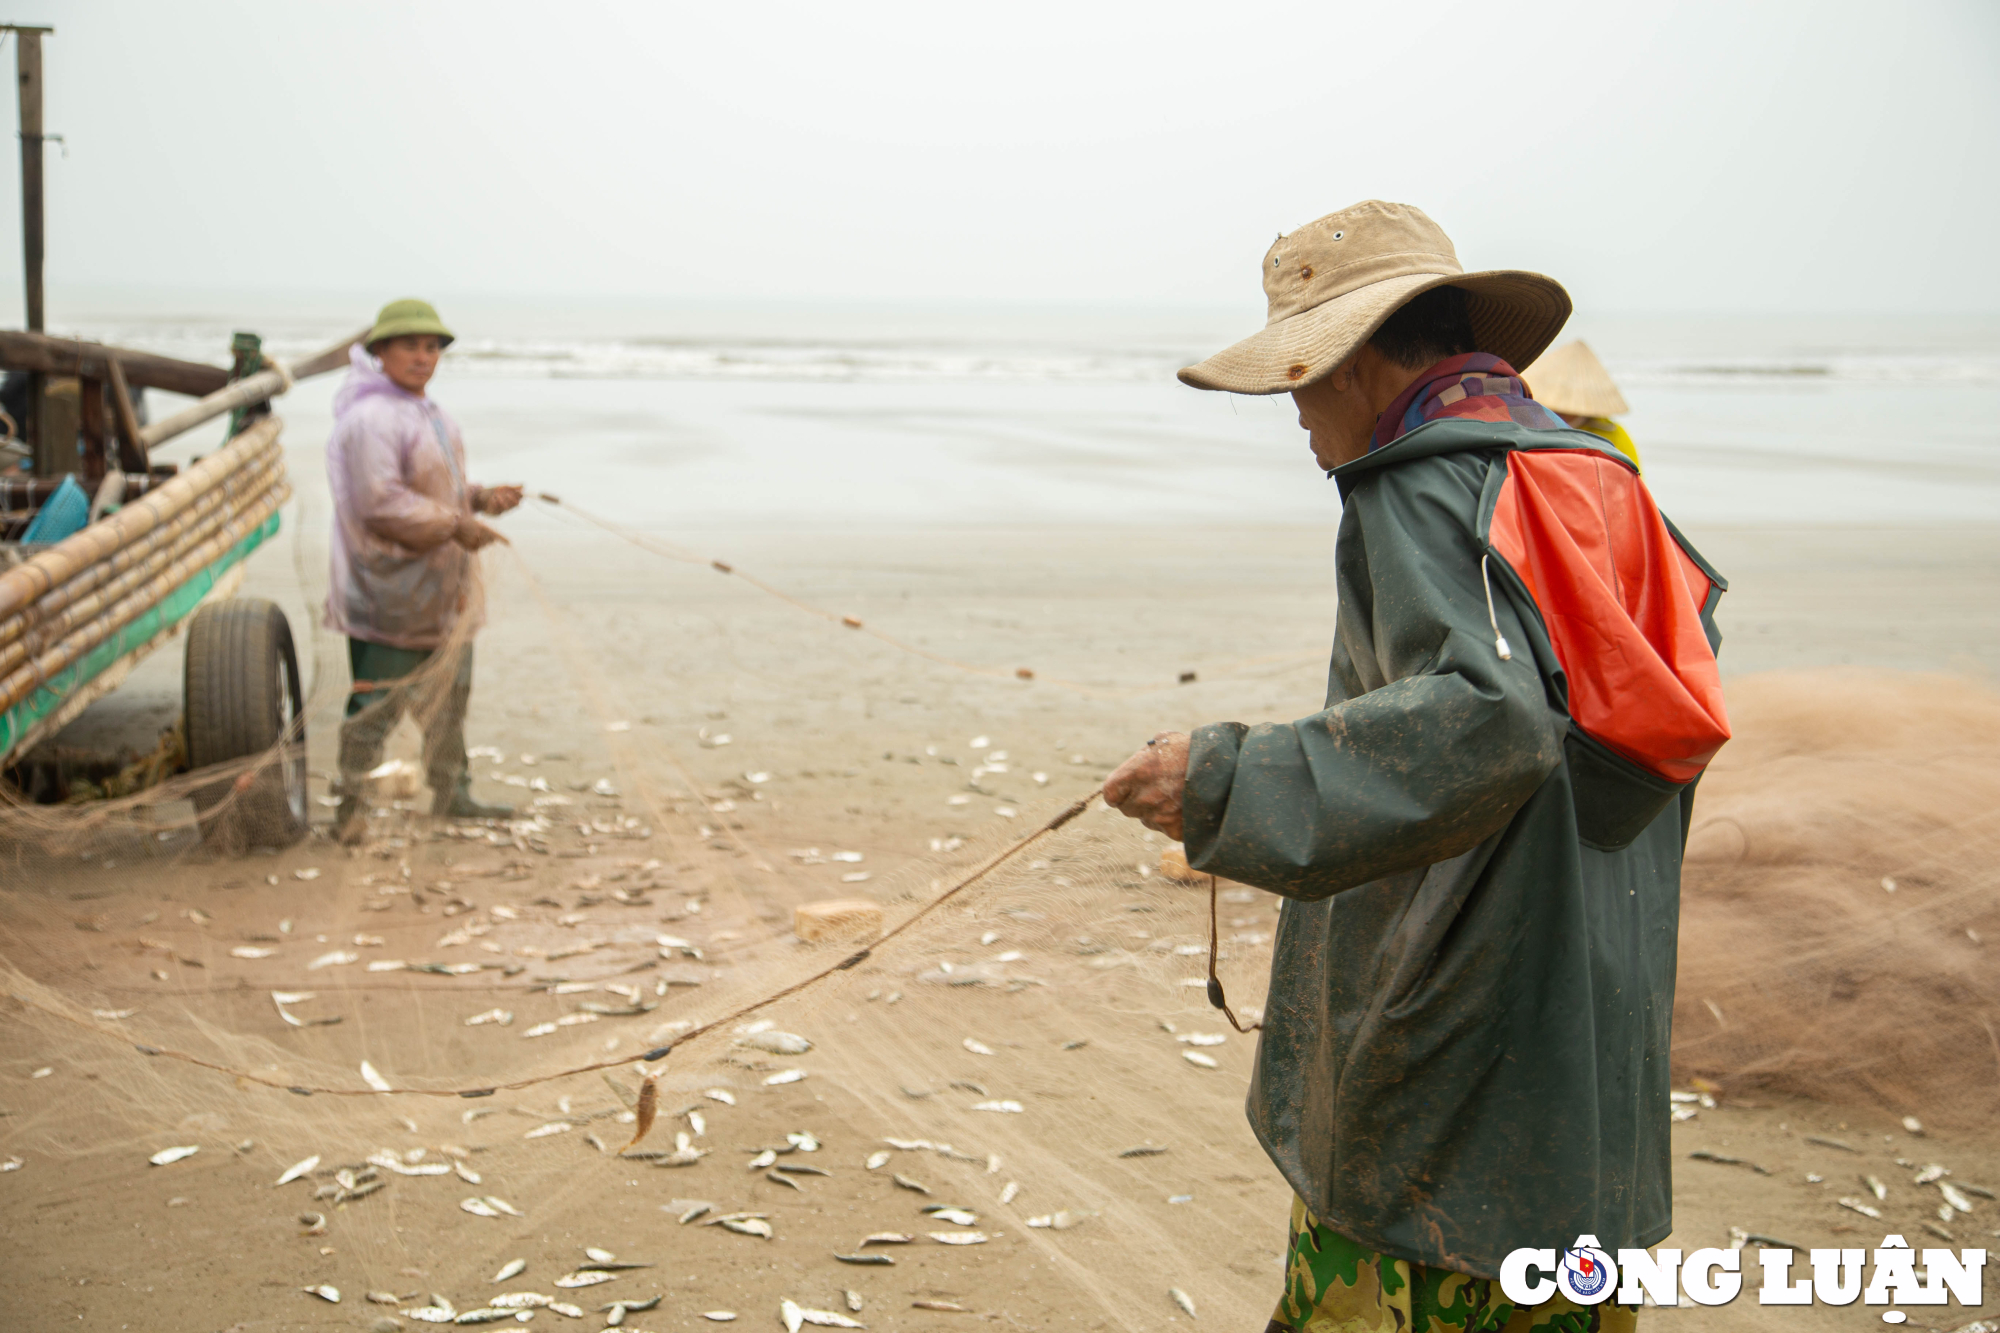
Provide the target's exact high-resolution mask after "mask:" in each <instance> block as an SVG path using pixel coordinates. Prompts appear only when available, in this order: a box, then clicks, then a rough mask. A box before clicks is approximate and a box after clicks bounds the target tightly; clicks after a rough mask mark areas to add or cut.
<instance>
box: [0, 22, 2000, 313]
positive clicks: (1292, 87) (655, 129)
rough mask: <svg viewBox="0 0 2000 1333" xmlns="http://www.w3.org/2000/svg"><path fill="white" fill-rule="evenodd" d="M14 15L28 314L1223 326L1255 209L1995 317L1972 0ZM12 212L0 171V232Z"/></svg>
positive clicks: (4, 57)
mask: <svg viewBox="0 0 2000 1333" xmlns="http://www.w3.org/2000/svg"><path fill="white" fill-rule="evenodd" d="M18 17H19V18H20V19H21V21H24V22H26V21H35V22H41V23H47V24H52V25H53V26H54V27H55V29H56V32H55V33H54V34H53V35H52V36H49V37H47V38H45V39H44V53H45V62H46V86H47V117H46V119H47V130H48V132H49V133H50V134H51V135H61V136H63V139H64V143H63V145H61V146H58V145H55V144H51V145H50V146H49V148H48V150H47V159H46V166H47V199H48V235H49V243H48V264H47V281H48V286H49V290H50V293H51V307H52V310H56V311H60V310H61V309H62V308H63V306H64V303H65V302H66V301H74V300H76V299H77V296H78V294H79V293H85V292H97V291H111V292H122V293H125V294H126V296H127V299H148V298H147V297H146V293H148V292H149V291H152V290H154V289H156V288H160V287H161V286H162V285H164V286H166V287H169V288H172V289H175V290H185V291H188V292H209V293H212V294H213V297H214V298H215V299H221V298H229V297H231V295H232V294H237V295H241V296H243V297H245V299H248V298H252V297H254V298H256V299H263V300H279V299H282V300H295V301H299V302H302V303H312V302H314V301H316V300H320V299H326V298H332V299H334V300H335V301H338V300H339V299H352V300H354V301H356V302H358V303H361V304H364V305H367V306H368V307H369V308H371V309H372V306H373V304H374V303H376V302H379V301H380V300H381V299H385V298H386V296H387V295H395V294H402V293H406V292H424V293H429V294H433V295H436V296H438V297H439V298H440V299H444V300H461V299H496V300H512V301H517V302H518V301H523V300H551V299H554V300H557V301H559V302H564V303H569V304H572V305H574V304H576V303H589V302H602V301H637V302H640V303H651V302H661V301H665V302H715V301H721V302H725V303H731V304H738V303H744V302H760V301H777V302H779V303H819V302H832V303H853V302H862V303H888V304H903V303H911V302H916V303H947V302H948V303H953V304H960V303H965V302H973V303H998V304H1003V305H1004V304H1008V303H1013V302H1020V303H1027V304H1035V305H1039V304H1047V303H1055V304H1058V305H1064V306H1083V307H1095V308H1106V307H1111V308H1130V307H1133V306H1139V307H1146V308H1151V307H1165V308H1172V309H1201V310H1210V309H1213V310H1224V311H1235V312H1241V313H1242V317H1245V318H1253V319H1260V318H1261V313H1262V300H1261V293H1260V292H1259V290H1258V285H1257V274H1256V272H1255V270H1256V269H1257V266H1258V264H1259V258H1260V256H1261V254H1262V252H1263V250H1264V247H1265V246H1266V245H1267V244H1268V243H1269V241H1270V239H1271V237H1272V235H1273V234H1274V233H1276V232H1277V231H1279V230H1281V229H1289V228H1292V227H1296V226H1298V225H1300V224H1302V223H1304V222H1307V221H1309V220H1311V219H1312V218H1314V217H1316V216H1319V215H1321V214H1323V213H1326V212H1328V211H1330V210H1332V209H1335V208H1338V207H1340V206H1342V205H1345V204H1348V203H1352V202H1354V201H1356V200H1358V199H1363V198H1369V197H1379V198H1389V199H1400V200H1405V201H1409V202H1413V203H1416V204H1419V205H1420V206H1422V207H1424V208H1425V209H1426V210H1427V211H1429V212H1430V213H1431V214H1432V215H1433V216H1434V217H1435V218H1436V219H1437V220H1438V221H1439V222H1440V223H1441V224H1442V225H1443V226H1444V227H1445V229H1446V230H1447V231H1448V232H1449V233H1450V234H1451V235H1452V237H1453V239H1454V240H1455V242H1456V243H1457V246H1458V250H1459V255H1460V258H1461V260H1462V261H1463V262H1464V264H1465V265H1466V267H1467V268H1468V269H1473V268H1481V267H1501V268H1531V269H1539V270H1542V271H1545V272H1548V273H1551V274H1553V275H1555V276H1556V277H1558V278H1559V279H1560V280H1562V281H1563V282H1564V283H1565V284H1566V285H1567V286H1568V287H1569V289H1570V291H1571V293H1572V295H1573V297H1574V298H1575V300H1576V304H1577V306H1578V308H1579V309H1580V310H1583V311H1586V312H1590V313H1591V314H1593V315H1603V314H1607V313H1609V312H1629V313H1641V312H1644V313H1657V314H1673V313H1686V312H1712V313H1787V314H1798V313H1809V312H1819V311H1837V312H1856V313H1871V312H1872V313H1904V312H1924V311H1935V312H1939V313H1947V312H1964V313H1989V312H1995V311H2000V262H1996V259H1995V257H1994V254H1993V246H1992V244H1991V240H1990V232H1991V227H1990V222H1989V221H1988V220H1989V219H1990V218H1991V217H1993V216H1995V215H1996V213H2000V179H1996V178H1995V177H1994V175H1993V173H1991V172H1985V171H1981V170H1978V169H1976V164H1977V163H1978V162H1979V161H1981V160H1984V157H1985V156H1986V153H1985V144H1986V142H1987V140H1988V139H1989V138H1990V137H1991V132H1992V130H1993V129H1994V128H1995V126H1996V125H2000V80H1996V79H1995V78H1994V77H1993V71H1994V69H1995V68H1996V66H2000V60H1996V57H2000V10H1996V9H1995V8H1994V7H1993V6H1991V5H1982V4H1978V3H1972V2H1969V0H1965V2H1960V0H1936V2H1934V3H1929V4H1920V5H1913V6H1905V7H1900V8H1897V9H1894V10H1884V9H1882V8H1881V7H1879V6H1862V5H1860V4H1858V3H1847V4H1807V3H1803V2H1802V0H1800V2H1796V3H1783V4H1771V5H1763V6H1754V7H1746V6H1741V5H1723V4H1719V3H1714V4H1695V5H1674V6H1654V7H1648V8H1644V9H1631V10H1624V9H1619V10H1610V9H1605V8H1604V7H1601V6H1591V5H1587V4H1582V3H1567V4H1542V5H1530V6H1526V7H1517V8H1515V9H1512V10H1510V11H1509V12H1508V15H1507V17H1506V19H1505V21H1504V22H1496V21H1495V19H1494V18H1493V16H1492V14H1491V12H1490V10H1489V9H1487V8H1486V7H1483V6H1477V5H1473V4H1469V3H1460V4H1448V5H1441V6H1433V7H1427V8H1425V9H1423V10H1421V11H1415V10H1410V9H1408V8H1407V7H1404V8H1391V7H1382V6H1373V5H1360V4H1345V5H1343V4H1326V3H1320V4H1310V5H1309V4H1276V5H1263V6H1256V7H1248V8H1242V9H1239V10H1236V11H1232V12H1230V13H1227V14H1223V13H1219V12H1218V11H1215V10H1214V9H1213V8H1212V7H1202V6H1194V5H1187V4H1160V5H1155V6H1149V7H1146V8H1145V9H1143V10H1135V9H1133V8H1131V7H1127V6H1103V5H1100V6H1090V5H1081V6H1079V5H1076V4H1073V3H1071V4H1064V5H1053V4H1041V5H1037V4H1023V5H1020V6H1016V7H1013V8H1010V10H1009V11H1008V12H1007V13H1006V14H1005V15H1002V16H994V15H992V14H989V13H986V12H983V11H970V10H967V11H958V10H950V9H939V8H937V7H934V6H918V5H914V4H876V5H870V6H864V7H858V8H852V9H845V10H840V11H832V10H825V9H820V8H814V7H810V6H803V5H778V6H773V7H767V8H765V9H761V10H759V11H758V15H757V18H756V19H755V21H754V22H749V21H746V20H745V19H744V18H743V17H742V12H741V11H737V10H729V9H723V10H716V9H710V8H697V7H675V6H651V5H639V4H630V3H619V4H603V5H597V6H592V7H589V8H587V9H582V10H577V11H572V12H570V13H566V14H564V15H563V16H562V17H561V18H560V20H559V21H554V22H551V21H547V19H548V11H547V10H546V9H544V8H541V7H535V8H530V7H528V6H525V5H519V4H507V3H502V4H479V5H475V4H469V3H463V2H457V3H443V2H440V3H434V4H426V5H422V6H409V5H400V4H389V3H384V2H380V0H377V2H371V3H354V4H349V5H344V6H341V7H339V8H338V9H334V8H321V7H299V6H269V5H251V4H247V3H240V2H238V0H187V2H186V3H181V4H177V5H174V6H158V5H146V4H140V3H135V2H133V0H119V2H114V3H94V4H89V5H85V4H81V3H76V2H75V0H56V2H53V3H46V4H43V5H41V6H38V7H36V8H35V9H33V10H30V11H28V12H25V13H21V14H20V15H18ZM12 59H13V53H12V52H11V51H0V62H5V61H11V60H12ZM4 116H5V113H4V112H0V119H4ZM18 227H19V204H18V184H17V178H16V173H15V172H14V171H13V170H10V169H4V168H0V253H4V254H7V255H16V256H17V255H18V254H19V252H20V251H19V234H18ZM0 268H5V269H9V270H16V269H17V264H16V263H6V262H5V261H0ZM315 294H317V295H315ZM16 309H18V298H16ZM1253 327H1254V325H1253Z"/></svg>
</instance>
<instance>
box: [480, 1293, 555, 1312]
mask: <svg viewBox="0 0 2000 1333" xmlns="http://www.w3.org/2000/svg"><path fill="white" fill-rule="evenodd" d="M486 1303H487V1304H488V1305H490V1306H492V1307H493V1308H494V1309H496V1310H544V1309H547V1308H548V1307H549V1306H551V1305H554V1304H555V1303H556V1298H555V1297H553V1296H544V1295H543V1294H542V1293H541V1292H539V1291H509V1292H503V1293H502V1294H500V1295H498V1296H495V1297H493V1298H492V1299H491V1300H489V1301H487V1302H486Z"/></svg>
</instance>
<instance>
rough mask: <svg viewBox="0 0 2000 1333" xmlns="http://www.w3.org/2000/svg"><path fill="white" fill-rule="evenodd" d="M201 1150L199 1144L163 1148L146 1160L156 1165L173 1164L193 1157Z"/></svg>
mask: <svg viewBox="0 0 2000 1333" xmlns="http://www.w3.org/2000/svg"><path fill="white" fill-rule="evenodd" d="M200 1151H201V1148H200V1146H199V1145H190V1146H188V1147H185V1148H162V1149H160V1150H159V1151H158V1152H156V1153H154V1154H153V1155H152V1156H151V1157H148V1158H147V1159H146V1160H147V1161H149V1162H151V1163H152V1164H153V1165H154V1166H171V1165H172V1164H173V1163H175V1162H178V1161H180V1160H181V1159H183V1158H187V1157H192V1156H194V1155H195V1154H196V1153H198V1152H200Z"/></svg>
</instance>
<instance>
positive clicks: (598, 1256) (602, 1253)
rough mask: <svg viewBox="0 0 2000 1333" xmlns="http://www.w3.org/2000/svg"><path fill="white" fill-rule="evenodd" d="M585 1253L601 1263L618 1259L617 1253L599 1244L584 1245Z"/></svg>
mask: <svg viewBox="0 0 2000 1333" xmlns="http://www.w3.org/2000/svg"><path fill="white" fill-rule="evenodd" d="M583 1253H584V1255H585V1257H586V1258H590V1259H595V1260H596V1261H597V1262H598V1263H600V1264H609V1263H616V1262H617V1260H618V1256H617V1255H615V1254H613V1253H612V1252H611V1251H609V1250H607V1249H604V1248H602V1247H601V1246H597V1245H586V1246H584V1247H583Z"/></svg>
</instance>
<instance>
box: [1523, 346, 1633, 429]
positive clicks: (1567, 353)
mask: <svg viewBox="0 0 2000 1333" xmlns="http://www.w3.org/2000/svg"><path fill="white" fill-rule="evenodd" d="M1521 378H1522V379H1524V380H1526V381H1527V382H1528V392H1530V393H1532V394H1534V395H1535V401H1536V402H1538V403H1540V404H1541V405H1542V406H1543V407H1546V408H1548V409H1549V411H1551V412H1560V413H1562V414H1563V415H1564V416H1571V417H1622V416H1624V415H1625V414H1626V413H1627V412H1630V411H1631V410H1632V409H1631V407H1630V406H1628V405H1627V404H1626V402H1625V395H1624V394H1622V393H1620V392H1618V385H1617V384H1616V383H1615V382H1613V380H1612V378H1611V372H1610V371H1608V370H1606V369H1605V368H1604V363H1603V362H1602V361H1599V360H1598V359H1597V353H1595V352H1593V351H1591V350H1590V344H1588V343H1586V342H1585V341H1584V340H1583V339H1581V338H1578V339H1577V340H1576V341H1575V342H1571V343H1564V344H1563V345H1562V346H1561V347H1558V348H1556V349H1555V350H1554V351H1553V352H1545V353H1543V354H1542V357H1541V359H1540V360H1539V361H1537V362H1535V364H1534V365H1532V366H1529V367H1528V368H1527V369H1526V370H1523V371H1522V372H1521Z"/></svg>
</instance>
